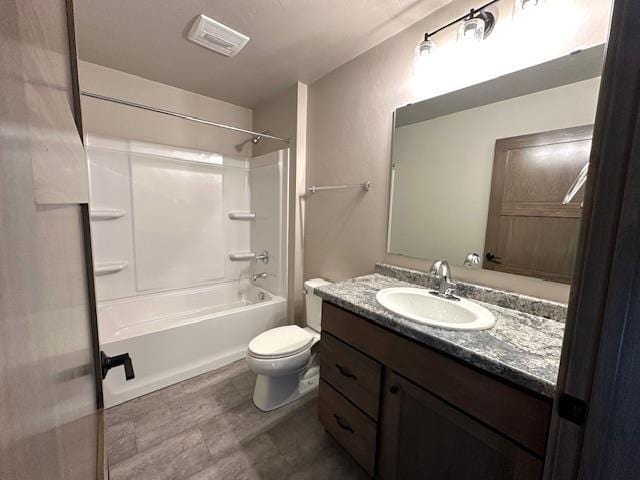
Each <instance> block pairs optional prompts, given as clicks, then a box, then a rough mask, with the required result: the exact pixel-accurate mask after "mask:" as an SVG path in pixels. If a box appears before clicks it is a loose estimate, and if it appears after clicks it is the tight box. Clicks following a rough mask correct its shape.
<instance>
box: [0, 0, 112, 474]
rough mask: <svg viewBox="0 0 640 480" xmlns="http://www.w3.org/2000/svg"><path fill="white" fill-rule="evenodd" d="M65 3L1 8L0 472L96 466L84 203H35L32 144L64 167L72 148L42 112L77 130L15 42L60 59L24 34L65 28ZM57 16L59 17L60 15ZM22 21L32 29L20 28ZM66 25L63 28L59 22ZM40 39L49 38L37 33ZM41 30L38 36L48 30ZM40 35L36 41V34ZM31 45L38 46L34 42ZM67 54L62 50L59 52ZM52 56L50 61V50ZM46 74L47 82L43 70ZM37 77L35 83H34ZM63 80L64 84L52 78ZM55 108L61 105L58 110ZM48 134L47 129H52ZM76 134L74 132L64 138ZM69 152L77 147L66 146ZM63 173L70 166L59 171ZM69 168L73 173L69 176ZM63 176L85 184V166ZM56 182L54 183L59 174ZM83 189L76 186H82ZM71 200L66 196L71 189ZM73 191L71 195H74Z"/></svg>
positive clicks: (42, 62)
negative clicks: (42, 121)
mask: <svg viewBox="0 0 640 480" xmlns="http://www.w3.org/2000/svg"><path fill="white" fill-rule="evenodd" d="M65 7H66V5H65V2H64V1H62V0H57V1H55V2H52V1H48V2H44V1H43V2H39V3H38V4H37V5H36V4H35V3H34V2H31V1H17V0H8V1H3V2H2V15H0V35H1V36H2V41H1V42H0V478H2V480H41V479H43V480H44V479H47V480H49V479H52V480H57V479H65V480H75V479H78V480H87V479H92V478H96V477H97V453H98V440H99V437H98V426H99V425H98V423H99V420H100V417H99V415H98V414H97V400H96V396H97V388H96V376H95V368H94V355H95V350H94V338H95V331H94V330H93V326H92V322H91V319H92V311H93V303H92V300H91V297H90V295H89V283H88V280H89V279H88V277H87V264H86V262H85V259H86V256H85V255H86V252H85V236H84V228H83V208H85V207H84V206H83V205H79V204H68V205H57V206H53V205H38V204H37V197H38V188H37V182H35V181H34V179H33V170H32V160H33V159H34V158H35V153H34V148H37V150H38V156H39V159H40V160H41V161H42V162H43V163H42V164H41V166H42V165H46V168H45V169H44V170H41V172H43V173H46V172H51V173H52V175H49V176H48V178H49V179H50V180H51V179H55V178H56V175H53V173H55V172H56V171H57V170H65V169H66V165H67V161H68V160H69V157H67V156H66V155H63V153H61V152H62V151H61V150H59V149H58V148H52V149H51V150H50V151H47V148H46V146H47V145H49V143H48V142H49V140H51V139H48V138H45V137H44V136H42V133H43V132H44V131H46V130H47V129H46V128H43V129H42V130H39V129H38V128H36V126H34V119H35V118H49V119H50V120H51V122H52V125H53V124H55V130H57V131H58V132H64V135H66V136H67V137H68V138H72V137H73V138H77V137H78V133H77V128H76V125H75V122H74V115H73V112H72V110H71V109H72V105H71V104H67V106H66V108H67V109H68V111H67V112H65V114H60V115H58V113H60V112H59V111H58V110H52V108H53V106H54V105H56V107H55V108H58V107H60V104H59V103H58V104H55V103H49V102H47V101H45V99H44V97H40V100H41V101H38V102H34V101H33V97H32V96H30V94H29V93H28V92H29V90H30V89H31V88H35V87H33V86H31V87H30V86H28V83H29V82H35V81H36V80H35V77H34V76H33V75H31V74H28V73H26V69H25V56H24V50H23V48H24V47H25V45H27V43H28V42H31V43H30V44H29V49H30V50H31V51H32V53H33V54H34V57H33V58H31V59H30V60H28V61H30V62H32V63H31V67H30V68H33V67H40V68H42V69H43V71H46V68H47V66H51V65H52V64H54V63H55V65H57V67H56V68H62V65H63V64H66V68H69V62H70V57H69V53H68V50H67V51H50V50H48V49H46V48H41V49H37V48H36V45H34V43H33V38H32V37H31V36H30V35H31V34H32V33H33V32H35V31H36V30H38V29H39V28H44V27H43V25H47V26H52V25H56V28H55V29H51V30H48V29H46V28H44V30H42V31H41V32H40V33H42V34H43V35H44V36H45V37H46V35H47V34H64V36H65V38H66V18H65V12H66V9H65ZM56 22H58V23H60V22H61V23H62V25H58V24H57V23H56ZM27 30H29V33H28V34H25V32H26V31H27ZM61 32H62V33H61ZM45 37H43V39H44V40H46V42H47V44H48V42H49V41H51V42H53V43H52V44H57V43H56V41H55V40H54V39H52V38H48V37H47V38H45ZM44 40H43V41H44ZM40 45H41V46H43V44H40ZM36 51H37V55H36V53H35V52H36ZM65 55H66V56H65ZM60 56H62V57H61V58H62V59H63V60H65V61H64V62H60V61H59V60H60V59H59V58H56V62H53V63H52V62H49V61H48V60H50V59H51V57H60ZM40 81H43V82H44V85H47V84H46V81H45V80H43V79H40ZM41 86H42V85H41ZM50 86H51V88H58V89H60V88H65V89H67V90H66V91H67V92H71V85H70V84H69V83H67V84H64V85H61V84H57V83H55V82H54V83H53V84H51V85H50ZM56 112H57V113H56ZM51 141H52V142H53V143H55V139H53V140H51ZM72 143H73V142H72ZM73 148H74V149H75V150H74V155H73V158H75V159H77V158H78V156H79V155H82V146H81V144H80V143H79V142H76V143H75V144H74V146H73ZM65 171H66V173H69V171H68V170H65ZM71 177H73V181H71ZM71 177H67V178H66V180H68V181H69V182H71V183H76V182H77V184H78V185H77V187H78V191H82V190H83V189H86V176H84V175H83V174H82V169H80V173H78V174H77V175H71ZM63 184H64V182H63V183H62V184H61V185H63ZM78 198H80V199H82V198H83V197H82V196H80V197H78ZM72 200H74V199H72ZM74 201H75V200H74Z"/></svg>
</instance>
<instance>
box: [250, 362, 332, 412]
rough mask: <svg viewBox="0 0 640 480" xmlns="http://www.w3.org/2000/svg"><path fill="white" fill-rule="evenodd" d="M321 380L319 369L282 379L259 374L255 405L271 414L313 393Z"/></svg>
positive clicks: (254, 393) (281, 377)
mask: <svg viewBox="0 0 640 480" xmlns="http://www.w3.org/2000/svg"><path fill="white" fill-rule="evenodd" d="M319 380H320V374H319V370H318V368H317V367H311V368H310V369H308V370H306V371H303V372H301V373H294V374H292V375H283V376H280V377H269V376H266V375H260V374H258V376H257V378H256V387H255V389H254V391H253V403H254V404H255V406H256V407H258V408H259V409H260V410H262V411H263V412H270V411H271V410H275V409H276V408H280V407H284V406H285V405H287V404H289V403H291V402H293V401H295V400H297V399H299V398H300V397H302V396H304V395H306V394H307V393H310V392H312V391H313V390H315V389H316V388H317V387H318V382H319Z"/></svg>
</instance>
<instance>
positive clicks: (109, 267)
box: [93, 260, 129, 275]
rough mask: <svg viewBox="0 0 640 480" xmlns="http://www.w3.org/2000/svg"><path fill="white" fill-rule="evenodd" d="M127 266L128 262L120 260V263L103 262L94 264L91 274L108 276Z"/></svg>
mask: <svg viewBox="0 0 640 480" xmlns="http://www.w3.org/2000/svg"><path fill="white" fill-rule="evenodd" d="M127 265H129V262H127V261H126V260H122V261H120V262H104V263H96V265H95V267H94V268H93V273H95V274H96V275H108V274H110V273H116V272H119V271H120V270H124V269H125V268H127Z"/></svg>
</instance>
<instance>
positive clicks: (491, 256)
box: [485, 252, 502, 264]
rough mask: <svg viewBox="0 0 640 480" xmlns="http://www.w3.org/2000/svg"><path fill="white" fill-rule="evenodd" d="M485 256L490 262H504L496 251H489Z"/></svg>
mask: <svg viewBox="0 0 640 480" xmlns="http://www.w3.org/2000/svg"><path fill="white" fill-rule="evenodd" d="M485 258H486V259H487V260H489V261H490V262H493V263H497V264H501V263H502V262H501V261H500V260H502V258H500V257H499V256H497V255H496V254H495V253H491V252H487V254H486V255H485Z"/></svg>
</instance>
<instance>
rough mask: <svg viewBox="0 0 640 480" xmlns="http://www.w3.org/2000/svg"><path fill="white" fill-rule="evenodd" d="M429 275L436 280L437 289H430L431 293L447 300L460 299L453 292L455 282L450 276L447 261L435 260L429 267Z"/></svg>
mask: <svg viewBox="0 0 640 480" xmlns="http://www.w3.org/2000/svg"><path fill="white" fill-rule="evenodd" d="M429 275H430V276H431V278H433V279H434V280H436V281H437V282H438V291H437V292H436V291H435V290H433V291H431V293H432V294H433V295H438V296H439V297H442V298H446V299H448V300H460V299H459V298H458V297H456V296H455V295H454V294H453V292H454V290H455V288H456V284H455V282H454V281H453V278H452V277H451V268H450V267H449V262H447V261H446V260H436V261H435V262H433V265H431V268H430V269H429Z"/></svg>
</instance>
